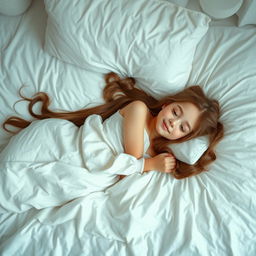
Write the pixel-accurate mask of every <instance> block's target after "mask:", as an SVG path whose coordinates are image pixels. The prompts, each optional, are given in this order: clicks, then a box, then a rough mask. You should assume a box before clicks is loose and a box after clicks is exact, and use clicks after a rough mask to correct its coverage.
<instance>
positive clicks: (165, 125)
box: [163, 120, 170, 133]
mask: <svg viewBox="0 0 256 256" xmlns="http://www.w3.org/2000/svg"><path fill="white" fill-rule="evenodd" d="M163 128H164V130H166V131H167V132H168V133H170V131H169V129H168V126H167V124H166V122H165V121H164V120H163Z"/></svg>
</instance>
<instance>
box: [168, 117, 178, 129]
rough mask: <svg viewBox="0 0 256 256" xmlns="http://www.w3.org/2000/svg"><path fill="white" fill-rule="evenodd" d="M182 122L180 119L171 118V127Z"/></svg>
mask: <svg viewBox="0 0 256 256" xmlns="http://www.w3.org/2000/svg"><path fill="white" fill-rule="evenodd" d="M180 122H181V121H180V119H170V120H169V123H170V126H171V128H174V127H175V126H177V125H179V124H180Z"/></svg>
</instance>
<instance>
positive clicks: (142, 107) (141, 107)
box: [119, 100, 148, 116]
mask: <svg viewBox="0 0 256 256" xmlns="http://www.w3.org/2000/svg"><path fill="white" fill-rule="evenodd" d="M119 112H120V114H121V115H122V116H126V115H127V114H138V115H147V113H148V107H147V105H146V104H145V103H144V102H143V101H141V100H135V101H133V102H131V103H129V104H128V105H126V106H125V107H124V108H122V109H120V110H119Z"/></svg>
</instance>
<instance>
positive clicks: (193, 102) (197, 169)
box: [0, 73, 223, 212]
mask: <svg viewBox="0 0 256 256" xmlns="http://www.w3.org/2000/svg"><path fill="white" fill-rule="evenodd" d="M105 81H106V87H105V88H104V91H103V97H104V99H105V101H106V103H105V104H103V105H100V106H96V107H93V108H88V109H82V110H78V111H73V112H54V111H51V110H50V109H49V105H50V100H49V97H48V96H47V94H45V93H42V92H40V93H38V94H36V95H35V96H34V98H26V97H24V96H22V95H21V97H22V98H23V99H24V100H26V101H28V102H29V106H28V110H29V113H30V114H31V115H32V116H33V117H34V118H36V119H38V120H39V121H33V122H30V121H26V120H24V119H22V118H19V117H15V116H13V117H10V118H8V119H7V120H6V121H5V122H4V124H3V127H4V129H5V130H6V131H10V130H9V129H8V127H7V126H8V125H11V126H15V127H18V128H21V129H22V131H20V132H19V133H18V134H17V135H16V136H14V137H13V138H12V139H11V141H10V143H9V144H8V145H7V147H6V148H5V149H4V151H3V152H1V154H0V165H2V166H1V167H0V169H1V170H5V171H2V172H0V176H1V177H0V181H1V182H3V185H1V186H0V190H1V191H0V194H1V196H2V197H1V200H0V202H1V203H0V212H1V210H2V211H3V212H5V211H6V210H7V211H15V212H20V211H24V210H27V209H29V208H31V207H36V208H38V209H41V208H45V207H50V206H57V205H61V204H63V203H65V202H67V201H69V200H72V199H74V198H77V197H79V196H83V195H85V194H88V193H91V192H92V191H93V190H95V189H96V190H97V187H98V188H100V189H102V188H103V189H104V188H107V187H108V186H110V185H113V184H114V183H115V182H117V181H118V180H119V179H120V177H121V178H123V177H124V176H126V175H130V174H132V173H136V172H139V173H143V172H148V171H152V170H155V171H160V172H165V173H170V174H171V175H173V176H174V177H175V178H177V179H182V178H186V177H190V176H193V175H196V174H199V173H201V172H202V171H205V170H206V166H207V165H209V164H210V163H211V162H213V161H214V160H215V159H216V155H215V153H214V147H215V146H216V144H217V143H218V142H219V141H220V140H221V138H222V137H223V125H222V124H221V123H220V122H219V116H220V108H219V104H218V102H217V101H216V100H212V99H208V98H207V97H206V96H205V94H204V93H203V91H202V89H201V88H200V87H199V86H191V87H189V88H186V89H184V90H183V91H181V92H179V93H177V94H175V95H171V96H167V97H164V98H163V99H161V100H156V99H155V98H153V97H152V96H150V95H148V94H146V93H145V92H143V91H142V90H139V89H137V88H135V80H134V79H133V78H125V79H120V77H119V76H118V75H116V74H114V73H110V74H107V75H106V77H105ZM37 102H41V103H42V107H41V114H36V113H35V112H34V111H33V106H34V105H35V104H36V103H37ZM42 119H45V120H42ZM67 120H68V121H67ZM74 127H76V128H74ZM78 127H79V128H78ZM74 129H76V130H74ZM71 130H72V132H71ZM10 132H11V131H10ZM203 135H208V136H209V147H208V149H207V151H206V152H205V153H204V154H203V155H202V157H201V158H200V159H199V160H198V161H197V162H196V163H195V164H194V165H188V164H186V163H183V162H181V161H178V160H176V159H175V157H174V155H173V154H172V152H171V150H170V149H169V147H168V145H169V144H170V143H172V142H175V143H179V142H183V141H186V140H189V139H192V138H195V137H197V136H203ZM56 141H57V143H56ZM48 151H49V152H50V153H48ZM56 152H57V153H56ZM145 155H147V156H148V157H146V158H144V156H145ZM5 184H8V186H5ZM20 184H22V185H20ZM8 189H9V190H8ZM7 190H8V191H7ZM10 195H11V198H10Z"/></svg>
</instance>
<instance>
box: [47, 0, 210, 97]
mask: <svg viewBox="0 0 256 256" xmlns="http://www.w3.org/2000/svg"><path fill="white" fill-rule="evenodd" d="M45 7H46V11H47V13H48V21H47V29H46V33H45V50H46V51H47V52H48V53H49V54H51V55H52V56H55V57H57V58H59V59H60V60H62V61H65V62H68V63H71V64H74V65H77V66H79V67H82V68H85V69H88V70H93V71H96V72H103V73H107V72H109V71H114V72H116V73H118V74H120V75H124V76H127V75H128V76H133V77H134V78H136V80H137V81H138V84H139V85H141V86H142V87H143V89H144V90H146V91H147V92H149V93H153V94H154V95H155V96H158V95H159V96H163V95H166V93H173V92H176V91H179V90H181V89H183V88H184V86H185V84H186V82H187V80H188V76H189V74H190V70H191V65H192V61H193V57H194V52H195V49H196V47H197V45H198V43H199V41H200V40H201V38H202V37H203V36H204V34H205V33H206V32H207V30H208V23H209V21H210V18H209V17H208V16H206V15H205V14H203V13H199V12H195V11H191V10H187V9H185V8H183V7H180V6H177V5H174V4H171V3H169V2H168V1H161V0H136V1H135V0H118V1H113V0H97V1H95V0H87V1H84V0H80V1H79V0H73V1H66V0H54V1H53V0H45ZM159 85H160V86H159Z"/></svg>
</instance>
